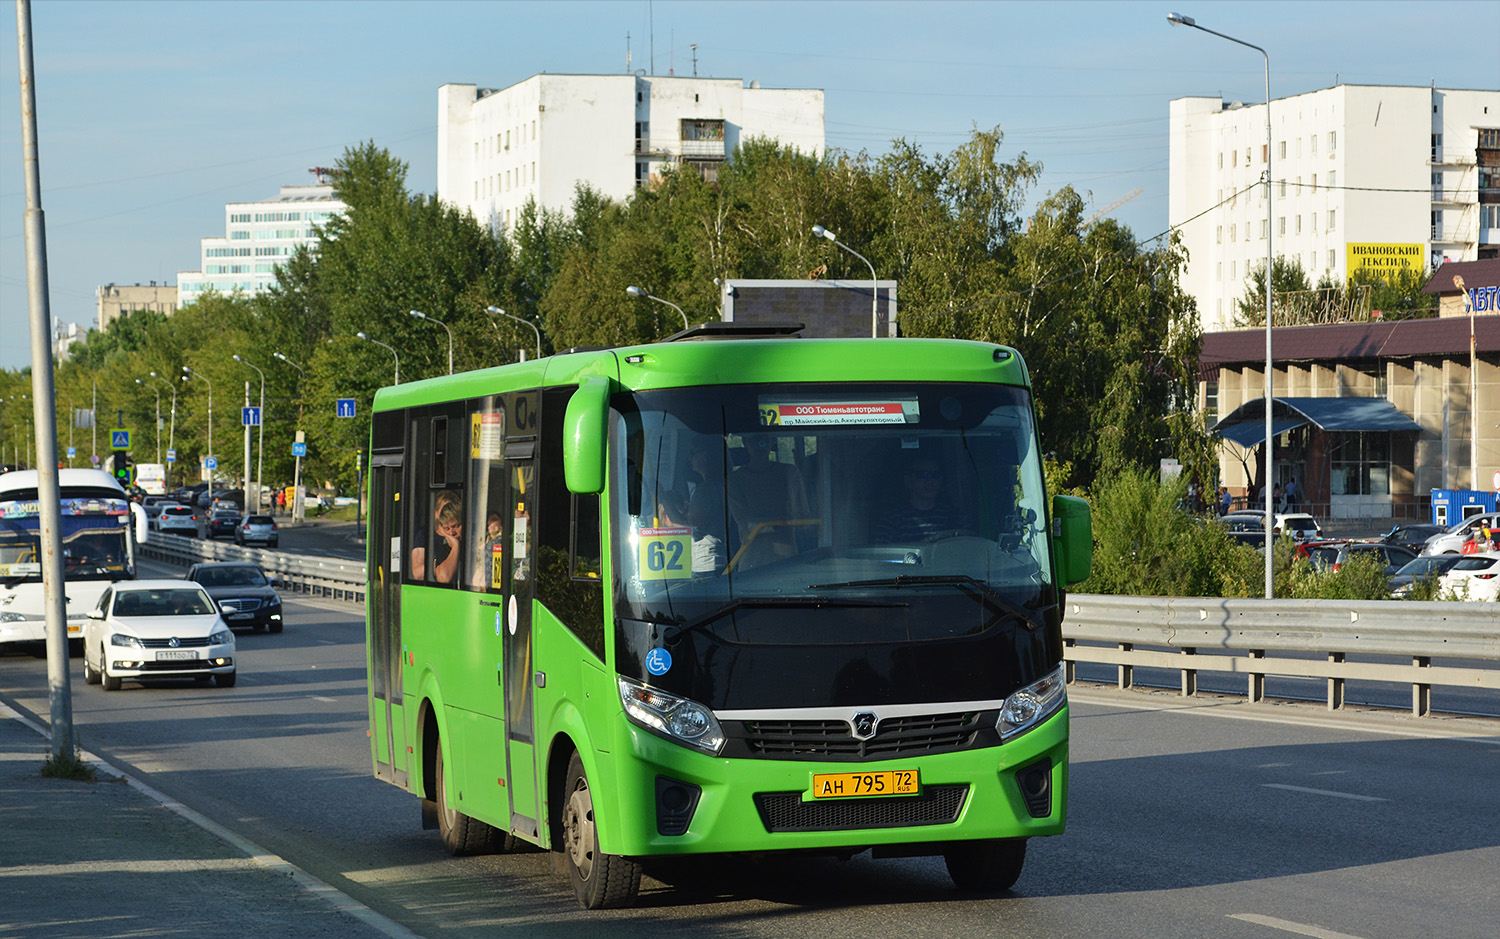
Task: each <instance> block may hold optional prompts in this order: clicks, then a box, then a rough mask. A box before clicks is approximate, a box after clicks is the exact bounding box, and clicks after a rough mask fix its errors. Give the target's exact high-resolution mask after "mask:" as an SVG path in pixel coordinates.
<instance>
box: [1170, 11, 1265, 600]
mask: <svg viewBox="0 0 1500 939" xmlns="http://www.w3.org/2000/svg"><path fill="white" fill-rule="evenodd" d="M1167 22H1168V23H1171V24H1172V25H1173V26H1191V27H1192V28H1193V29H1196V30H1199V31H1201V32H1205V33H1208V34H1209V35H1211V36H1218V37H1219V38H1220V39H1227V40H1229V41H1230V42H1233V43H1236V44H1238V45H1241V46H1245V47H1246V48H1250V49H1254V50H1255V51H1256V52H1259V53H1260V54H1261V58H1262V59H1264V61H1265V66H1266V482H1265V486H1264V487H1263V488H1262V490H1261V491H1262V493H1263V494H1264V498H1265V500H1266V599H1267V600H1269V599H1271V598H1272V597H1273V596H1275V585H1274V583H1273V579H1272V567H1271V565H1272V555H1273V554H1274V552H1273V551H1272V550H1271V549H1272V547H1273V544H1272V541H1271V532H1272V530H1273V529H1274V528H1275V527H1276V514H1275V513H1276V506H1275V505H1274V504H1273V503H1272V500H1271V490H1272V488H1273V487H1274V485H1275V478H1276V474H1275V472H1274V470H1275V467H1276V454H1275V450H1274V449H1273V448H1274V446H1275V443H1276V440H1275V437H1274V436H1273V435H1272V433H1271V412H1272V410H1273V408H1272V403H1273V400H1274V399H1273V398H1272V396H1271V395H1272V390H1273V384H1274V383H1273V381H1272V376H1273V365H1274V360H1273V359H1272V358H1271V262H1272V259H1273V258H1274V257H1275V253H1274V251H1273V250H1272V245H1271V240H1272V237H1273V236H1274V234H1275V232H1274V231H1273V230H1272V225H1271V214H1272V205H1271V56H1270V55H1268V54H1267V53H1266V50H1264V49H1262V48H1261V47H1260V46H1257V45H1254V44H1252V43H1248V42H1246V41H1244V40H1243V39H1236V38H1234V37H1233V36H1226V35H1224V34H1223V33H1219V32H1214V31H1213V30H1211V29H1209V28H1208V27H1206V26H1199V25H1198V24H1197V22H1195V21H1194V20H1193V18H1192V17H1191V16H1184V15H1182V14H1181V13H1168V14H1167Z"/></svg>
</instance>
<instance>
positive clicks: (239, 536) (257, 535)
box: [234, 515, 280, 548]
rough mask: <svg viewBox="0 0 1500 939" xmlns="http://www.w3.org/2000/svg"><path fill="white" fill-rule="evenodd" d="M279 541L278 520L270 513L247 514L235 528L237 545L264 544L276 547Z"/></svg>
mask: <svg viewBox="0 0 1500 939" xmlns="http://www.w3.org/2000/svg"><path fill="white" fill-rule="evenodd" d="M279 541H280V538H279V537H278V536H277V534H276V520H275V519H274V518H272V517H271V516H269V515H246V516H245V517H244V518H243V519H241V520H240V523H239V525H237V526H236V527H235V529H234V543H235V544H237V545H248V544H263V545H265V546H266V547H268V548H274V547H276V545H277V543H278V542H279Z"/></svg>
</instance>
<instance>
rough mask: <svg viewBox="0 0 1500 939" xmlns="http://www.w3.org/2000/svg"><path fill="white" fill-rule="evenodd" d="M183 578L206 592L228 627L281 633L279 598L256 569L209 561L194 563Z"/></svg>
mask: <svg viewBox="0 0 1500 939" xmlns="http://www.w3.org/2000/svg"><path fill="white" fill-rule="evenodd" d="M185 576H186V577H187V579H188V580H191V581H193V582H195V583H197V584H199V585H200V586H202V587H203V589H204V590H207V591H208V595H209V596H210V597H212V598H213V600H214V602H215V603H217V604H218V605H219V615H220V616H222V617H224V622H226V623H228V624H229V626H230V627H231V628H234V629H237V628H239V627H242V626H244V627H249V628H251V629H266V630H269V631H270V632H273V633H279V632H281V628H282V625H283V624H282V619H281V595H280V594H278V593H277V592H276V590H275V589H274V588H273V587H272V586H271V581H270V580H269V579H267V577H266V575H265V573H264V572H263V571H262V570H261V569H260V567H259V566H257V565H255V564H251V563H250V562H248V561H209V562H204V563H202V564H194V565H193V566H192V567H190V568H188V572H187V574H186V575H185Z"/></svg>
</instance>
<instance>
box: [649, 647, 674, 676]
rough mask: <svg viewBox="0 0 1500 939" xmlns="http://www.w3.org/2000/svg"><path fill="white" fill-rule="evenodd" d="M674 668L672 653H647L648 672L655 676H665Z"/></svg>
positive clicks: (654, 651)
mask: <svg viewBox="0 0 1500 939" xmlns="http://www.w3.org/2000/svg"><path fill="white" fill-rule="evenodd" d="M671 668H672V653H670V652H668V651H667V650H666V649H652V650H651V651H650V652H647V653H646V671H648V672H650V673H651V674H653V675H665V674H666V673H667V672H668V671H670V670H671Z"/></svg>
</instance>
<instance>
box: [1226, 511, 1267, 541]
mask: <svg viewBox="0 0 1500 939" xmlns="http://www.w3.org/2000/svg"><path fill="white" fill-rule="evenodd" d="M1216 521H1218V523H1219V524H1220V525H1222V526H1223V527H1224V529H1225V531H1227V532H1228V533H1229V537H1230V538H1231V539H1232V540H1234V541H1238V542H1239V543H1240V544H1247V545H1249V546H1250V547H1252V548H1255V549H1256V550H1257V551H1260V550H1264V548H1265V544H1266V517H1265V516H1264V515H1261V514H1259V513H1256V514H1253V515H1251V514H1243V513H1239V512H1231V513H1230V514H1228V515H1224V516H1222V517H1220V518H1218V519H1217V520H1216Z"/></svg>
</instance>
